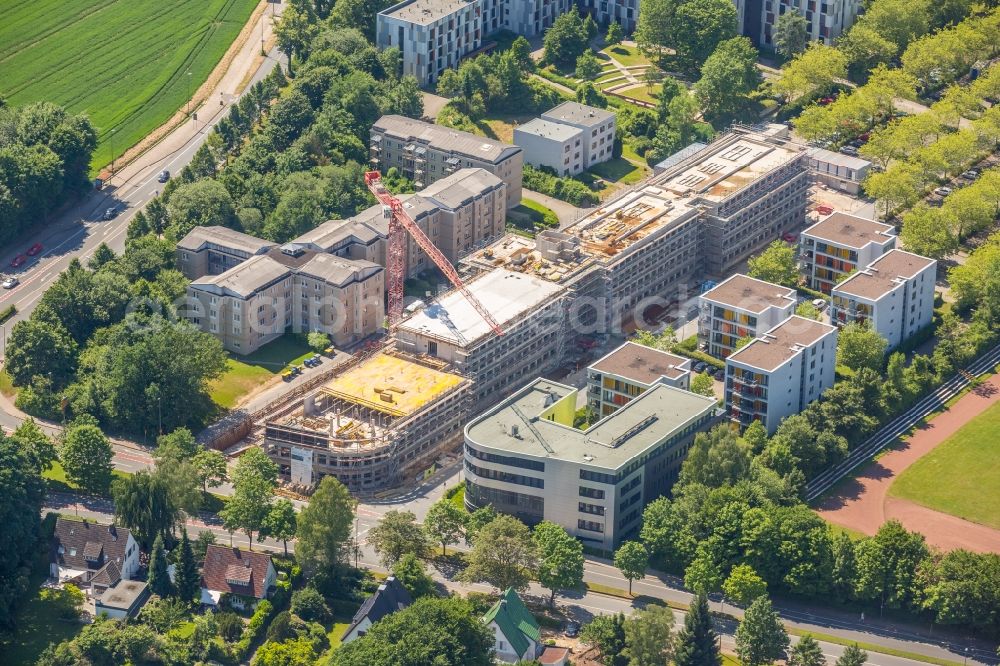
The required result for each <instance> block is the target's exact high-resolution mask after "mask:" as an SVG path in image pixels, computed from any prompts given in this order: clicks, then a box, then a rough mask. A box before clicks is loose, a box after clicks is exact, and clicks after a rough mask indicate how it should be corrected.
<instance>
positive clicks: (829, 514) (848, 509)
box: [817, 375, 1000, 553]
mask: <svg viewBox="0 0 1000 666" xmlns="http://www.w3.org/2000/svg"><path fill="white" fill-rule="evenodd" d="M998 401H1000V375H994V376H993V377H991V378H990V379H989V380H988V381H986V382H984V383H983V385H982V386H981V387H980V388H979V389H976V390H974V391H970V392H969V393H967V394H965V395H964V396H962V397H961V398H959V400H958V402H956V403H955V404H954V405H952V406H951V407H950V408H949V409H948V410H947V411H945V412H943V413H941V414H939V415H938V416H936V417H934V418H933V419H931V420H930V422H928V423H927V424H926V425H924V426H923V427H921V428H919V429H918V430H917V431H916V432H915V433H914V434H913V435H912V436H910V437H909V438H908V439H906V440H905V441H904V442H903V443H902V444H901V445H900V446H899V447H898V448H895V449H892V450H891V451H889V452H888V453H886V454H885V455H883V456H882V457H880V458H879V459H878V460H876V461H874V462H872V463H869V464H868V465H867V466H865V467H863V468H861V470H860V471H859V472H858V474H857V476H856V477H855V478H853V479H850V480H849V481H847V482H845V483H843V484H841V485H840V486H838V487H837V489H836V492H834V493H832V494H831V495H829V496H827V497H826V498H825V499H824V500H823V502H822V503H821V504H820V505H819V508H818V509H817V513H819V515H820V516H822V517H823V518H825V519H826V520H828V521H830V522H831V523H836V524H837V525H842V526H844V527H848V528H850V529H853V530H857V531H859V532H864V533H865V534H875V532H876V531H877V530H878V528H879V527H880V526H881V525H882V524H883V523H884V522H885V521H887V520H891V519H896V520H898V521H899V522H901V523H902V524H903V525H904V526H905V527H906V528H907V529H909V530H914V531H917V532H920V533H921V534H923V535H924V536H925V537H927V543H929V544H930V545H932V546H937V547H938V548H941V549H944V550H953V549H955V548H965V549H967V550H971V551H975V552H980V553H987V552H1000V530H995V529H992V528H990V527H986V526H985V525H978V524H976V523H973V522H970V521H968V520H963V519H962V518H959V517H957V516H952V515H949V514H946V513H942V512H940V511H935V510H934V509H930V508H927V507H925V506H920V505H919V504H916V503H914V502H911V501H909V500H905V499H900V498H897V497H890V496H889V488H890V486H892V482H893V481H894V480H895V479H896V477H897V476H899V475H900V474H901V473H902V472H903V470H905V469H906V468H907V467H909V466H910V465H912V464H913V463H914V462H916V461H917V460H919V459H920V458H921V457H923V456H924V455H926V454H928V453H930V452H931V451H932V450H933V449H934V448H935V447H936V446H937V445H938V444H940V443H941V442H943V441H945V440H946V439H948V437H950V436H951V435H952V434H954V433H955V432H956V431H958V430H959V428H961V427H962V426H963V425H965V424H966V423H968V422H969V421H970V420H971V419H972V418H974V417H975V416H978V415H979V414H981V413H982V412H984V411H985V410H986V409H987V408H988V407H989V406H991V405H993V404H994V403H996V402H998Z"/></svg>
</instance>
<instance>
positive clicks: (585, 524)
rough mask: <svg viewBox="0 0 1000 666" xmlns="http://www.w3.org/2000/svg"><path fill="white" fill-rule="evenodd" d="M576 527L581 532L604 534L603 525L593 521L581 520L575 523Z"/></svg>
mask: <svg viewBox="0 0 1000 666" xmlns="http://www.w3.org/2000/svg"><path fill="white" fill-rule="evenodd" d="M576 526H577V527H578V528H579V529H581V530H587V531H588V532H601V533H602V534H603V533H604V523H598V522H596V521H593V520H583V519H582V518H581V519H579V520H577V521H576Z"/></svg>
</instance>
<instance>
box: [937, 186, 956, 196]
mask: <svg viewBox="0 0 1000 666" xmlns="http://www.w3.org/2000/svg"><path fill="white" fill-rule="evenodd" d="M951 192H952V189H951V188H950V187H936V188H934V194H936V195H938V196H939V197H946V196H948V195H949V194H951Z"/></svg>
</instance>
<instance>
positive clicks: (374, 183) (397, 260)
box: [365, 171, 503, 335]
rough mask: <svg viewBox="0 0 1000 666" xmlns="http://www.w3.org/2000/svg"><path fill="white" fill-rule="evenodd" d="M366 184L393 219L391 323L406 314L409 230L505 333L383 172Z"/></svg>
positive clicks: (495, 329)
mask: <svg viewBox="0 0 1000 666" xmlns="http://www.w3.org/2000/svg"><path fill="white" fill-rule="evenodd" d="M365 185H366V186H367V187H368V189H369V190H371V193H372V194H374V195H375V198H376V199H378V200H379V203H381V204H382V211H383V214H384V215H385V216H386V217H387V218H388V220H389V244H388V248H387V250H386V266H385V267H386V272H387V273H388V279H387V280H386V291H387V292H388V293H389V308H388V313H389V326H390V327H392V326H394V325H396V324H398V323H399V320H400V319H402V318H403V275H404V274H405V271H406V234H407V233H409V234H410V236H412V237H413V240H414V241H416V243H417V245H419V246H420V249H422V250H423V251H424V252H425V253H426V254H427V256H428V257H430V259H431V261H433V262H434V265H435V266H437V267H438V268H439V269H440V270H441V272H442V273H444V274H445V277H447V278H448V280H449V281H450V282H451V283H452V284H453V285H454V286H455V288H456V289H458V291H460V292H461V293H462V296H464V297H465V300H467V301H469V303H471V304H472V307H474V308H475V309H476V312H478V313H479V316H481V317H482V318H483V319H484V320H485V321H486V323H487V324H489V327H490V328H491V329H493V332H494V333H496V334H497V335H503V329H501V328H500V324H498V323H497V321H496V320H495V319H494V318H493V315H491V314H490V313H489V310H487V309H486V307H485V306H484V305H483V304H482V303H480V302H479V299H477V298H476V297H475V296H473V295H472V292H470V291H469V288H468V287H466V286H465V284H464V283H463V282H462V279H461V278H460V277H458V272H457V271H456V270H455V267H454V266H452V265H451V262H449V261H448V259H447V258H446V257H445V256H444V255H443V254H441V250H439V249H437V247H435V246H434V243H432V242H431V239H430V238H428V237H427V235H426V234H425V233H424V232H423V231H421V229H420V227H419V226H417V223H416V222H414V221H413V218H411V217H410V215H409V214H408V213H407V212H406V211H405V210H404V209H403V202H402V201H400V200H399V199H397V198H396V197H395V196H393V195H392V193H391V192H389V190H387V189H386V187H385V185H383V184H382V174H381V173H379V172H378V171H369V172H367V173H365Z"/></svg>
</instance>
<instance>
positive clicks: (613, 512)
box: [465, 379, 716, 551]
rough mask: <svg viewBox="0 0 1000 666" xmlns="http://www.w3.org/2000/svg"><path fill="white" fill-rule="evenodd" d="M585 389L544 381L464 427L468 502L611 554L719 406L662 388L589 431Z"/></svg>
mask: <svg viewBox="0 0 1000 666" xmlns="http://www.w3.org/2000/svg"><path fill="white" fill-rule="evenodd" d="M576 405H577V389H575V388H573V387H571V386H566V385H565V384H559V383H556V382H552V381H549V380H545V379H536V380H535V381H533V382H531V383H529V384H528V385H527V386H525V387H524V388H521V389H519V390H517V391H516V392H514V393H513V395H510V396H509V397H507V398H506V399H504V400H503V401H502V402H500V404H497V405H495V406H493V407H492V408H491V409H489V410H488V411H487V412H486V413H484V414H482V415H481V416H478V417H475V418H473V419H472V420H471V421H470V422H469V424H468V425H467V426H466V427H465V484H466V485H465V503H466V506H467V507H468V508H469V509H472V510H474V509H477V508H479V507H483V506H487V505H493V508H494V509H496V510H497V511H499V512H502V513H508V514H511V515H514V516H516V517H518V518H520V519H521V520H523V521H524V522H526V523H528V524H529V525H533V524H536V523H538V522H540V521H542V520H549V521H552V522H554V523H557V524H559V525H562V526H563V527H564V528H566V530H567V531H568V532H569V533H570V534H572V535H573V536H575V537H577V538H579V539H580V540H581V541H583V542H584V543H585V544H587V545H589V546H591V547H594V548H597V549H600V550H604V551H611V550H614V549H615V548H617V546H618V545H619V544H620V543H621V542H622V541H623V540H624V539H627V538H629V537H632V536H634V535H635V534H636V532H637V530H638V529H639V526H640V524H641V522H642V521H641V519H642V510H643V508H644V507H645V506H646V504H648V503H649V502H651V501H652V500H653V499H655V498H657V497H659V496H661V495H663V494H665V493H667V492H668V491H669V490H670V487H671V486H672V485H673V483H674V481H676V479H677V475H678V473H679V471H680V466H681V463H682V462H683V461H684V458H685V457H686V456H687V452H688V449H689V448H690V446H691V443H692V441H693V440H694V436H695V434H696V433H697V432H698V431H700V430H704V429H706V428H708V427H710V426H711V425H712V423H713V421H714V420H715V413H716V408H715V401H714V400H713V399H712V398H706V397H705V396H700V395H696V394H694V393H690V392H688V391H684V390H681V389H678V388H674V387H673V386H668V385H666V384H656V385H655V386H652V387H651V388H649V389H648V390H647V391H645V392H643V393H642V394H640V395H638V396H637V397H636V398H635V399H633V400H631V401H630V402H628V403H627V404H625V405H624V406H622V407H621V408H620V409H618V410H617V411H615V412H614V413H612V414H610V415H609V416H606V417H605V418H603V419H601V420H599V421H597V422H596V423H594V424H592V425H590V426H589V427H587V428H586V429H585V430H581V429H579V428H574V427H573V418H574V415H575V412H576Z"/></svg>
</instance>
